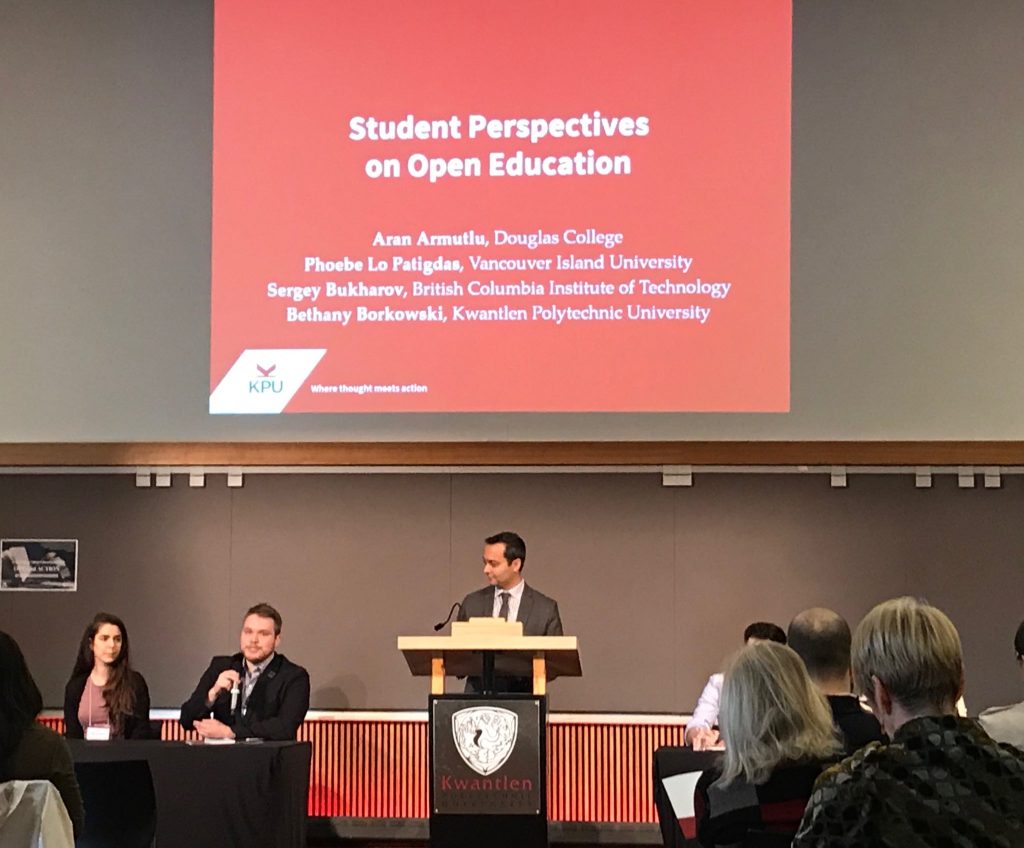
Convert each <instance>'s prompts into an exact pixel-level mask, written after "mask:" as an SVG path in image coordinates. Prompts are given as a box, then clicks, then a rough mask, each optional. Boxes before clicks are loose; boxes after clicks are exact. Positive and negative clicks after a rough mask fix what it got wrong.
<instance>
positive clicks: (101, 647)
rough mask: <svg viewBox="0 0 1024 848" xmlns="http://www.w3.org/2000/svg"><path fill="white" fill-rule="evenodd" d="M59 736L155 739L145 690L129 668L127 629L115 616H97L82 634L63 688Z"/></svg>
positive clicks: (139, 677) (129, 655)
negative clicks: (62, 726)
mask: <svg viewBox="0 0 1024 848" xmlns="http://www.w3.org/2000/svg"><path fill="white" fill-rule="evenodd" d="M88 728H93V730H92V731H90V732H89V733H88V734H87V732H86V731H87V729H88ZM64 733H65V735H66V736H67V737H68V738H69V739H82V738H86V737H87V736H88V738H91V739H107V738H109V739H150V738H152V737H153V736H154V734H153V730H152V726H151V725H150V723H149V688H148V687H147V686H146V681H145V679H144V678H143V676H142V675H141V674H139V673H138V672H137V671H135V670H134V669H133V668H132V666H131V651H130V649H129V643H128V630H127V628H126V627H125V626H124V622H123V621H121V619H120V618H118V617H117V616H116V615H111V614H110V613H106V612H101V613H97V614H96V616H95V617H94V618H93V620H92V621H91V622H90V623H89V626H88V627H86V628H85V633H83V634H82V643H81V645H80V646H79V649H78V657H77V659H76V660H75V667H74V670H73V671H72V672H71V679H70V680H69V681H68V685H67V686H66V687H65V689H64Z"/></svg>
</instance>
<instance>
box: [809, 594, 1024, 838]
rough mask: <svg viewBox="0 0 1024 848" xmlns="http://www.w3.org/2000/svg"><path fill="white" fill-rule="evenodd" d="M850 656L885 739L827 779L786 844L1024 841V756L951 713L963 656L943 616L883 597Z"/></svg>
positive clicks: (911, 602) (907, 600)
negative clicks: (792, 839)
mask: <svg viewBox="0 0 1024 848" xmlns="http://www.w3.org/2000/svg"><path fill="white" fill-rule="evenodd" d="M852 664H853V676H854V683H855V684H856V686H857V688H858V689H859V690H860V692H861V693H863V694H864V695H865V696H866V697H867V699H868V702H869V703H870V705H871V707H872V709H873V710H874V713H875V716H876V717H877V718H878V720H879V722H880V723H881V725H882V730H883V731H884V732H885V733H886V734H887V735H888V736H889V738H890V739H891V740H892V742H891V743H888V744H881V743H878V742H873V743H871V744H869V745H867V746H866V747H864V748H862V749H861V750H859V751H858V752H857V753H855V754H854V755H853V756H851V757H848V758H847V759H846V760H844V761H843V762H842V763H840V764H839V765H837V766H835V767H834V768H831V769H829V770H828V771H827V772H826V773H825V774H824V775H823V776H822V778H821V780H820V781H819V782H818V785H817V786H816V787H815V791H814V795H813V796H812V798H811V802H810V804H809V805H808V807H807V812H806V813H805V814H804V820H803V822H802V823H801V825H800V830H799V833H798V834H797V837H796V839H795V840H794V842H793V845H794V846H797V848H807V846H840V848H841V846H851V847H852V846H858V848H872V846H899V848H925V846H935V845H951V846H952V845H963V846H969V845H1006V846H1010V845H1021V844H1024V753H1022V752H1021V751H1018V750H1017V749H1015V748H1012V747H1010V746H1009V745H1001V744H999V743H997V742H995V741H993V740H992V739H991V738H990V737H989V735H988V734H987V733H985V731H984V730H982V729H981V727H980V726H979V725H978V723H977V722H975V721H971V720H970V719H966V718H960V717H959V716H957V715H956V708H955V705H956V702H957V699H958V698H959V697H960V694H961V692H962V690H963V680H964V678H963V652H962V649H961V647H960V637H959V635H958V634H957V632H956V628H955V627H954V626H953V623H952V622H951V621H950V620H949V618H947V617H946V615H945V614H943V613H942V612H941V611H940V610H938V609H936V608H935V607H933V606H930V605H929V604H927V603H925V602H924V601H919V600H917V599H915V598H896V599H894V600H891V601H886V602H885V603H882V604H879V605H878V606H876V607H875V608H874V609H873V610H871V612H869V613H868V614H867V616H865V618H864V620H863V621H862V622H861V623H860V625H859V626H858V627H857V630H856V632H855V633H854V636H853V652H852Z"/></svg>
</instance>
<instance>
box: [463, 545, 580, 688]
mask: <svg viewBox="0 0 1024 848" xmlns="http://www.w3.org/2000/svg"><path fill="white" fill-rule="evenodd" d="M525 563H526V542H524V541H523V539H522V537H521V536H519V535H518V534H517V533H511V532H508V531H506V532H504V533H498V534H497V535H494V536H488V537H487V538H486V539H484V576H485V577H486V578H487V581H488V583H489V584H490V585H489V586H485V587H484V588H483V589H479V590H478V591H476V592H471V593H470V594H468V595H466V597H465V598H464V599H463V601H462V609H460V610H459V618H458V620H459V621H467V620H468V619H470V618H503V619H505V620H506V621H521V622H522V623H523V635H524V636H561V635H562V619H561V618H560V617H559V615H558V603H557V602H556V601H555V600H554V599H553V598H549V597H548V596H547V595H542V594H541V593H540V592H538V591H537V590H536V589H533V588H531V587H530V586H527V585H526V582H525V581H524V580H523V565H524V564H525ZM494 689H495V691H497V692H527V693H528V692H531V691H533V681H532V680H531V679H530V678H528V677H500V676H496V677H495V678H494ZM466 691H467V692H480V691H482V685H481V681H480V678H479V677H470V678H467V680H466Z"/></svg>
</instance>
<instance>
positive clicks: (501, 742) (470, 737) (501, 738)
mask: <svg viewBox="0 0 1024 848" xmlns="http://www.w3.org/2000/svg"><path fill="white" fill-rule="evenodd" d="M518 735H519V716H518V715H516V714H515V713H514V712H512V711H511V710H504V709H502V708H501V707H468V708H467V709H464V710H459V711H458V712H457V713H454V714H453V715H452V737H453V738H454V739H455V747H456V749H457V750H458V752H459V756H460V757H462V759H463V762H465V764H466V765H467V766H469V767H470V768H471V769H473V771H475V772H476V773H477V774H482V775H484V776H485V777H486V776H487V775H489V774H491V773H492V772H495V771H497V770H498V769H500V768H501V767H502V766H503V765H504V764H505V761H506V760H507V759H508V758H509V756H510V755H511V754H512V751H513V749H514V748H515V747H516V737H517V736H518Z"/></svg>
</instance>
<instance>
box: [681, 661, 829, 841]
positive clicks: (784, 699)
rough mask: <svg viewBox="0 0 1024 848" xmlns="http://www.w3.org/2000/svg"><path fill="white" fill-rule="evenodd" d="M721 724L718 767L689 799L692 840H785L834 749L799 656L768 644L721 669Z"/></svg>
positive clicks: (823, 707)
mask: <svg viewBox="0 0 1024 848" xmlns="http://www.w3.org/2000/svg"><path fill="white" fill-rule="evenodd" d="M721 723H722V724H721V726H722V736H723V738H724V739H725V754H724V759H723V761H722V766H721V770H720V772H719V771H716V770H709V771H706V772H705V773H704V774H702V775H701V777H700V779H699V780H698V781H697V788H696V792H695V795H694V811H695V814H696V819H697V838H698V839H699V840H700V843H701V844H702V845H704V846H707V848H710V846H725V845H741V844H747V843H748V841H749V840H751V839H754V838H756V837H761V838H762V839H763V838H770V837H775V838H776V839H780V840H781V839H782V838H783V837H788V836H791V835H792V834H794V833H795V832H796V829H797V825H799V824H800V817H801V815H802V814H803V810H804V807H805V805H806V804H807V799H808V798H809V797H810V796H811V791H812V789H813V787H814V781H815V780H816V779H817V778H818V775H819V774H820V773H821V770H822V768H824V767H825V765H827V764H828V763H830V762H833V761H834V760H835V758H836V756H837V755H838V754H839V753H840V752H841V750H842V748H841V746H840V744H839V739H838V737H837V735H836V732H835V728H834V727H833V725H832V714H831V712H830V711H829V708H828V704H827V703H826V702H825V698H824V696H823V695H822V694H821V693H820V692H819V691H818V689H817V688H816V687H815V686H814V683H812V682H811V679H810V678H809V677H808V675H807V670H806V669H805V668H804V664H803V662H802V661H801V660H800V657H798V656H797V655H796V653H795V652H794V651H793V650H792V649H790V648H787V647H786V646H784V645H779V644H777V643H775V642H771V641H768V642H756V643H753V644H751V645H748V646H747V647H745V648H744V649H743V650H742V651H740V652H739V653H738V654H737V655H736V656H735V657H734V658H733V660H732V662H731V663H730V665H729V667H728V669H727V670H726V672H725V681H724V683H723V687H722V710H721Z"/></svg>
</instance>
